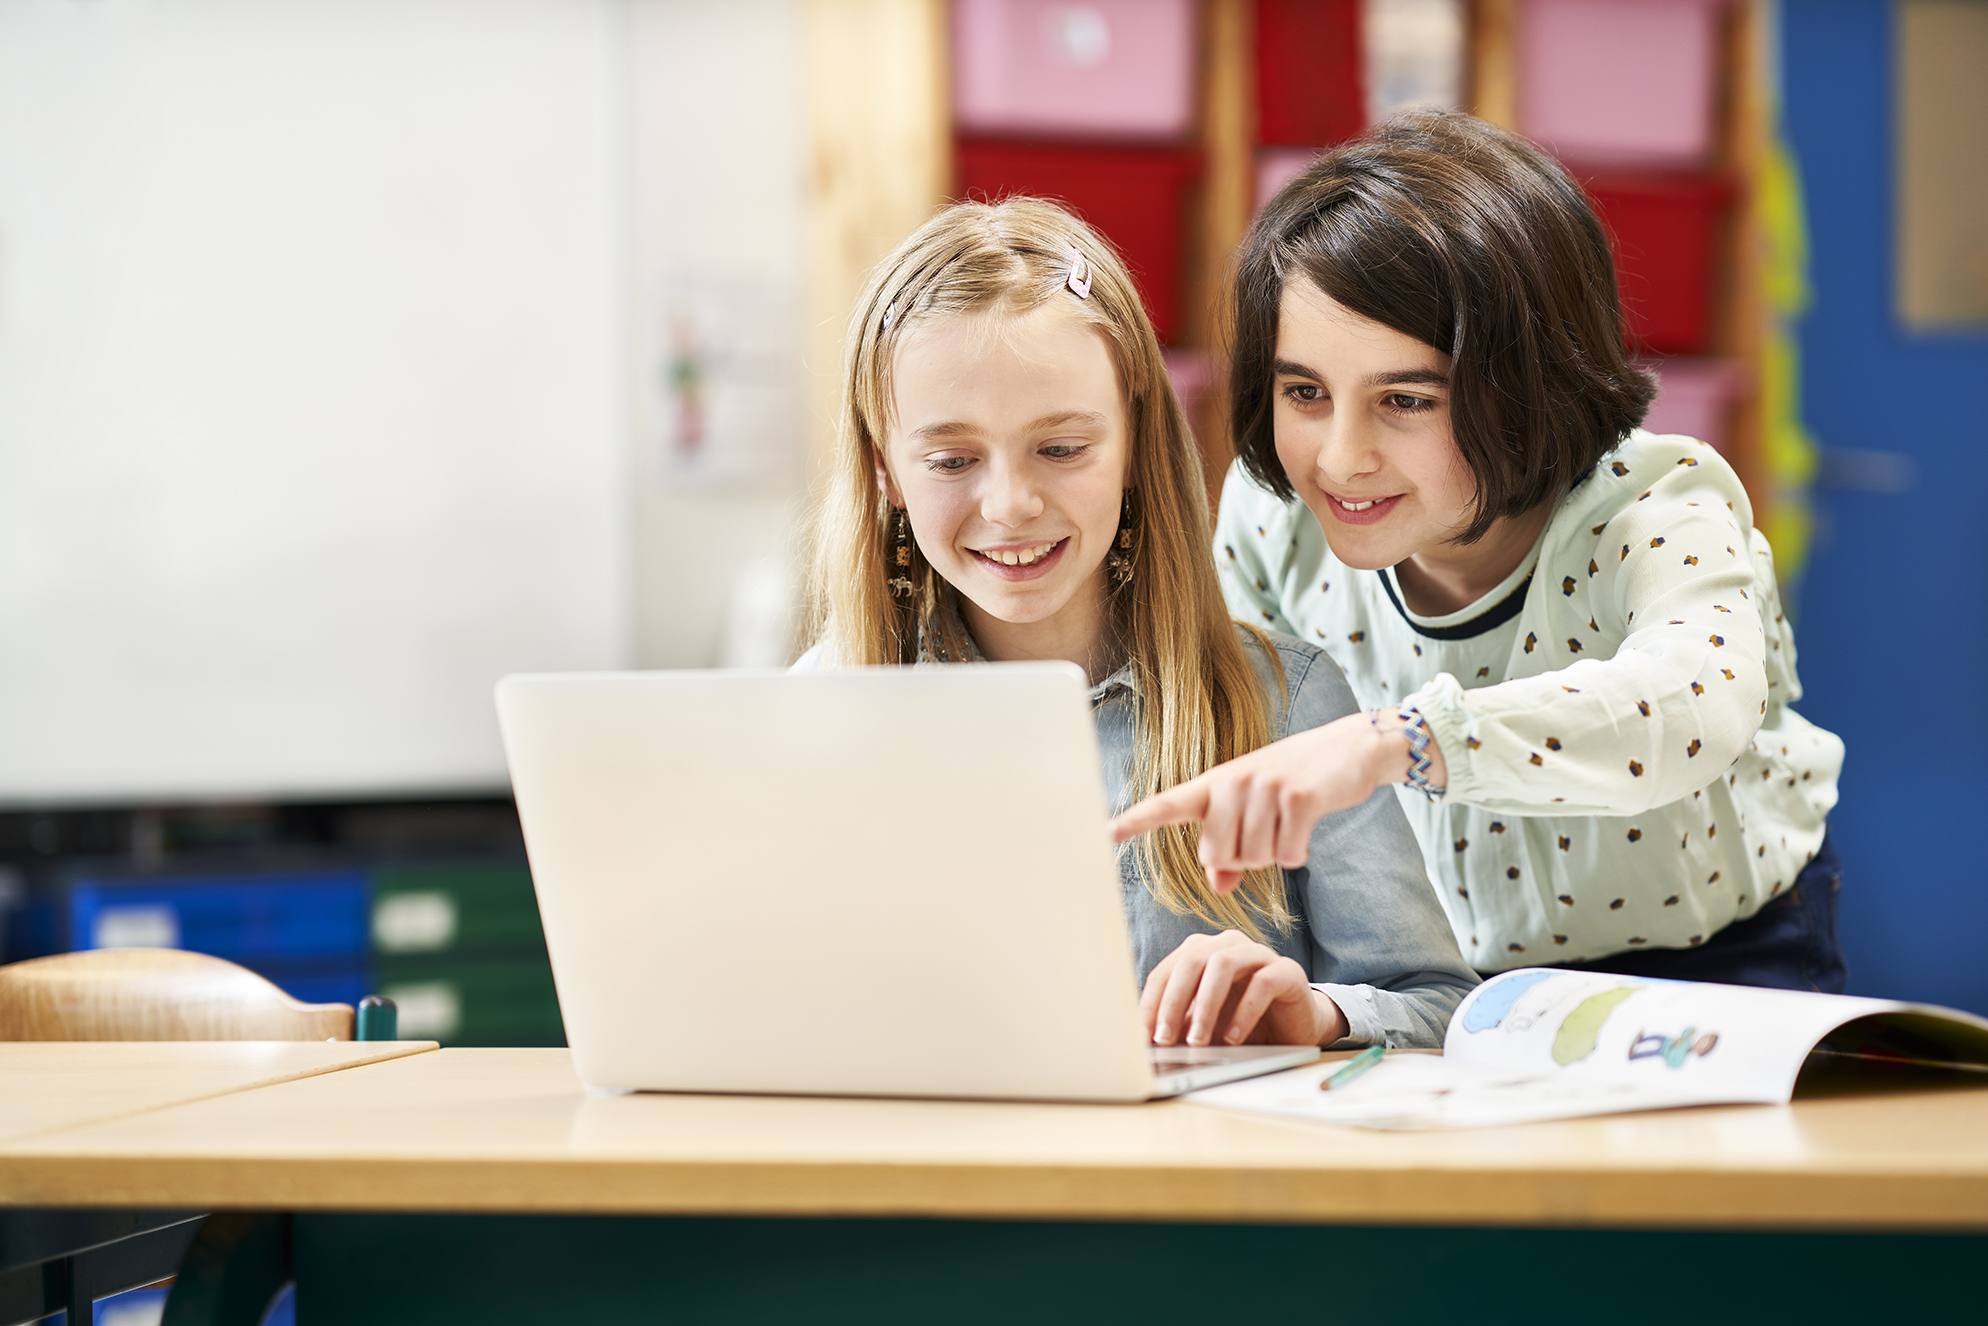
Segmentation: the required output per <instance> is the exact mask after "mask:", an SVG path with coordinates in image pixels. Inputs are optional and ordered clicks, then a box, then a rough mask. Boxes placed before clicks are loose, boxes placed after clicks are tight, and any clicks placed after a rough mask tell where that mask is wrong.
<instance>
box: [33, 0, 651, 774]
mask: <svg viewBox="0 0 1988 1326" xmlns="http://www.w3.org/2000/svg"><path fill="white" fill-rule="evenodd" d="M624 21H625V15H624V14H623V12H622V10H621V8H620V7H619V6H618V5H617V4H616V3H614V0H8V3H5V4H0V803H4V804H14V805H21V804H62V803H92V802H94V803H104V802H117V801H125V802H130V801H140V802H142V801H161V800H164V801H170V800H184V799H196V798H227V797H244V798H286V797H306V796H310V797H317V796H331V797H336V796H362V795H382V794H387V795H390V794H395V793H404V792H436V791H474V790H482V789H493V790H494V789H498V788H502V787H503V786H505V783H506V780H505V775H504V763H503V756H502V751H501V748H500V746H499V743H498V737H497V730H496V725H495V720H494V711H493V708H492V702H491V686H492V684H493V683H494V682H495V681H496V679H497V678H498V677H499V676H500V675H502V674H503V673H505V672H509V671H515V670H525V669H532V670H536V669H572V668H602V667H615V666H624V665H626V663H627V661H628V659H629V657H630V648H631V646H630V640H631V637H632V624H631V622H630V607H629V603H630V597H631V596H630V591H629V586H628V583H627V582H628V579H629V572H628V553H627V546H626V545H627V542H628V538H629V534H628V529H627V525H628V515H627V509H628V506H629V504H630V499H629V495H628V491H627V489H628V484H627V479H626V473H627V446H626V433H627V428H626V412H627V400H628V396H629V389H628V385H627V384H628V378H627V373H628V369H627V359H628V346H627V343H628V331H627V328H628V316H627V297H626V292H625V289H624V287H625V285H626V281H625V276H624V273H625V269H626V266H627V258H626V253H625V251H626V248H627V236H626V233H625V232H626V225H625V220H624V217H625V212H626V206H625V194H626V175H627V162H626V159H625V157H626V152H625V137H626V135H625V133H624V130H623V126H624V124H625V121H626V106H625V88H624V86H623V84H624V80H623V78H622V76H621V69H622V65H623V62H624V58H625V51H624V46H623V34H622V32H621V28H620V25H621V24H622V23H623V22H624Z"/></svg>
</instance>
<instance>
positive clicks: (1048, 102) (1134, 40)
mask: <svg viewBox="0 0 1988 1326" xmlns="http://www.w3.org/2000/svg"><path fill="white" fill-rule="evenodd" d="M1194 25H1195V5H1194V2H1193V0H1090V3H1087V4H1071V3H1067V0H1066V2H1065V3H1056V2H1055V0H953V35H952V41H953V121H954V126H955V128H956V129H957V130H958V131H959V132H960V133H964V134H1013V135H1027V136H1030V137H1038V138H1040V137H1045V136H1049V137H1059V138H1091V139H1101V138H1103V139H1146V140H1151V139H1166V138H1181V137H1184V136H1186V135H1187V134H1188V133H1190V132H1191V131H1192V129H1193V127H1194V72H1195V61H1194V56H1195V41H1194V36H1195V30H1194Z"/></svg>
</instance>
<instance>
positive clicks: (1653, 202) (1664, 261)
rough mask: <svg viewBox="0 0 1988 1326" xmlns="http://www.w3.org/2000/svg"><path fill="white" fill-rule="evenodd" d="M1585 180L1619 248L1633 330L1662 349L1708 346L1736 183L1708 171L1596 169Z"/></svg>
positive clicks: (1647, 344) (1620, 279)
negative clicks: (1724, 224) (1724, 223)
mask: <svg viewBox="0 0 1988 1326" xmlns="http://www.w3.org/2000/svg"><path fill="white" fill-rule="evenodd" d="M1582 184H1583V185H1584V186H1585V187H1586V189H1587V191H1588V197H1589V198H1591V199H1592V200H1593V201H1594V205H1595V210H1596V211H1597V212H1599V213H1600V214H1601V220H1602V225H1603V226H1605V227H1606V228H1607V230H1608V232H1609V243H1610V246H1611V247H1612V248H1614V250H1615V274H1616V281H1617V283H1618V285H1619V287H1620V289H1621V291H1622V307H1623V310H1624V311H1625V312H1626V313H1627V314H1628V317H1629V333H1630V335H1631V336H1632V337H1633V338H1635V339H1636V340H1637V341H1638V342H1640V344H1641V345H1642V347H1643V348H1645V349H1648V350H1653V351H1655V352H1657V353H1658V354H1683V355H1689V354H1697V353H1699V352H1701V351H1702V350H1704V349H1705V345H1706V342H1707V341H1708V340H1709V339H1710V337H1711V335H1712V325H1711V323H1712V303H1713V294H1714V292H1713V288H1712V283H1713V278H1714V275H1715V273H1714V267H1715V265H1716V260H1717V256H1718V249H1719V222H1720V221H1721V219H1722V218H1723V216H1724V214H1725V210H1726V207H1727V204H1728V203H1730V202H1731V200H1732V195H1733V189H1732V185H1731V183H1730V182H1728V181H1727V180H1725V179H1724V178H1722V177H1719V176H1703V175H1691V176H1663V175H1644V176H1638V175H1594V176H1590V177H1588V178H1587V179H1585V180H1583V181H1582Z"/></svg>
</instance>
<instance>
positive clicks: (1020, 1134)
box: [0, 1049, 1988, 1231]
mask: <svg viewBox="0 0 1988 1326" xmlns="http://www.w3.org/2000/svg"><path fill="white" fill-rule="evenodd" d="M0 1201H6V1202H22V1201H33V1202H46V1203H71V1204H75V1203H82V1202H85V1201H90V1202H96V1203H100V1204H115V1205H157V1204H163V1203H173V1204H179V1205H197V1206H202V1207H209V1208H216V1207H245V1208H258V1207H279V1206H280V1207H284V1208H287V1209H291V1210H341V1209H342V1210H352V1209H370V1210H398V1211H489V1212H560V1213H573V1212H596V1213H609V1212H616V1213H629V1214H634V1213H641V1214H650V1215H663V1214H668V1215H713V1214H726V1215H806V1216H823V1215H863V1216H881V1215H902V1216H943V1217H987V1216H994V1217H1000V1218H1006V1219H1035V1220H1042V1219H1047V1220H1115V1219H1167V1220H1213V1221H1229V1220H1254V1221H1280V1222H1281V1221H1302V1222H1339V1223H1360V1222H1365V1223H1379V1224H1393V1223H1402V1222H1428V1221H1444V1222H1450V1223H1461V1224H1492V1225H1535V1224H1541V1223H1550V1224H1554V1225H1591V1226H1609V1225H1614V1226H1633V1227H1638V1228H1649V1227H1653V1226H1677V1227H1695V1228H1702V1227H1705V1226H1708V1225H1716V1226H1719V1227H1722V1228H1747V1227H1752V1228H1777V1229H1787V1228H1821V1229H1832V1228H1833V1229H1860V1230H1870V1229H1948V1230H1976V1231H1988V1091H1971V1092H1955V1093H1944V1094H1927V1095H1917V1096H1902V1097H1901V1096H1894V1097H1877V1098H1862V1099H1848V1100H1831V1101H1814V1102H1804V1103H1801V1104H1797V1105H1791V1106H1747V1107H1742V1108H1732V1109H1704V1110H1687V1111H1670V1112H1664V1113H1654V1114H1640V1115H1622V1116H1615V1117H1611V1118H1602V1119H1580V1120H1572V1121H1568V1122H1563V1123H1552V1124H1535V1125H1530V1126H1526V1127H1518V1128H1502V1129H1490V1130H1478V1131H1471V1132H1455V1133H1372V1132H1363V1131H1358V1130H1354V1129H1340V1128H1329V1127H1323V1126H1315V1125H1302V1124H1296V1123H1287V1122H1283V1121H1279V1120H1274V1119H1267V1118H1256V1117H1252V1116H1249V1115H1242V1114H1233V1113H1229V1112H1226V1111H1220V1110H1214V1109H1209V1108H1207V1107H1203V1106H1198V1105H1192V1104H1186V1103H1182V1102H1177V1101H1168V1102H1159V1103H1155V1104H1150V1105H1142V1106H1100V1105H1016V1104H995V1103H978V1102H950V1101H885V1100H835V1099H820V1098H798V1097H797V1098H782V1097H753V1096H671V1095H649V1094H644V1095H627V1096H600V1097H589V1096H587V1095H586V1094H585V1093H584V1092H583V1090H582V1088H581V1086H580V1084H579V1081H578V1080H577V1079H576V1078H575V1077H574V1076H573V1072H572V1068H571V1066H570V1063H569V1061H568V1058H567V1053H566V1051H564V1050H468V1049H465V1050H442V1051H439V1052H437V1053H434V1054H424V1055H414V1056H411V1057H404V1058H397V1059H395V1060H394V1061H392V1062H386V1063H379V1064H376V1065H373V1066H371V1067H368V1068H365V1069H363V1070H359V1071H349V1072H342V1073H332V1074H326V1075H320V1076H316V1077H311V1078H306V1079H303V1080H300V1081H293V1082H288V1083H283V1084H280V1085H276V1086H271V1087H265V1088H263V1089H260V1090H257V1091H252V1092H238V1093H235V1094H232V1095H228V1096H220V1097H216V1098H214V1099H210V1100H204V1101H200V1102H198V1103H194V1104H189V1105H183V1106H179V1107H176V1108H172V1109H165V1110H151V1111H147V1112H145V1113H142V1114H134V1115H132V1116H131V1117H128V1118H125V1119H120V1120H114V1121H111V1122H106V1123H100V1124H95V1125H92V1126H89V1127H83V1128H65V1129H63V1130H61V1131H58V1132H52V1133H46V1134H44V1135H42V1136H40V1137H36V1138H31V1139H26V1140H22V1141H18V1142H12V1143H4V1144H0Z"/></svg>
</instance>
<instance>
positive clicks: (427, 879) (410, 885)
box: [371, 861, 545, 961]
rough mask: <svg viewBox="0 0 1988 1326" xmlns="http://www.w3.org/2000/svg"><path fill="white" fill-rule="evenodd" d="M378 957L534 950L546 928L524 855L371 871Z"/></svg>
mask: <svg viewBox="0 0 1988 1326" xmlns="http://www.w3.org/2000/svg"><path fill="white" fill-rule="evenodd" d="M372 886H373V898H372V912H371V943H372V951H373V953H374V954H375V955H376V959H393V960H399V959H401V958H412V957H429V958H449V959H455V958H465V959H466V958H476V957H492V958H494V957H499V956H519V955H526V954H530V955H535V956H537V957H538V958H539V959H540V960H541V961H543V957H544V953H545V932H544V930H543V929H542V928H541V927H540V925H539V919H538V899H537V897H536V896H535V895H534V894H533V893H532V877H531V870H530V869H529V868H528V867H527V866H526V865H525V863H524V862H523V861H478V862H458V863H451V864H426V865H393V866H383V867H380V868H378V869H376V870H374V871H373V872H372Z"/></svg>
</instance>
